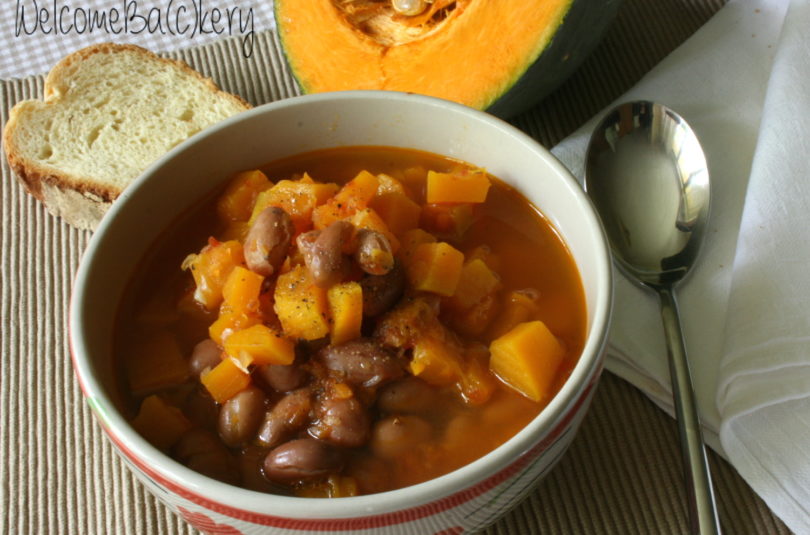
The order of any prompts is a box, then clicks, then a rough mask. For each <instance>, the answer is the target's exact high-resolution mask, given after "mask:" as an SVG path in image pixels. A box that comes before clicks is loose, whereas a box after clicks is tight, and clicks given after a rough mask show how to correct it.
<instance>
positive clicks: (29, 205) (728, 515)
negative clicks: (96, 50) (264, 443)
mask: <svg viewBox="0 0 810 535" xmlns="http://www.w3.org/2000/svg"><path fill="white" fill-rule="evenodd" d="M722 4H723V0H625V2H624V4H623V6H622V8H621V10H620V13H619V16H618V18H617V20H616V21H615V23H614V24H613V26H612V27H611V29H610V30H609V32H608V34H607V35H606V36H605V38H604V40H603V42H602V44H601V45H600V46H599V48H598V49H597V50H596V51H595V53H594V54H593V55H592V56H591V57H590V58H589V59H588V60H587V61H586V62H585V63H584V64H583V65H582V66H581V67H580V69H579V70H578V71H577V72H576V73H575V74H574V76H573V77H572V78H570V79H569V81H568V82H567V83H566V84H565V85H563V86H562V87H561V88H559V89H558V90H557V91H556V92H554V93H553V94H552V95H550V96H549V97H547V98H546V99H545V100H544V101H542V102H541V103H540V104H539V105H537V106H536V107H535V108H534V109H532V110H531V111H529V112H527V113H525V114H523V115H521V116H519V117H517V118H515V119H514V120H513V121H512V122H513V123H514V124H515V125H516V126H518V127H519V128H521V129H523V130H524V131H526V132H528V133H529V134H530V135H532V136H533V137H534V138H536V139H537V140H538V141H539V142H541V143H542V144H543V145H545V146H547V147H551V146H553V145H554V144H555V143H557V142H558V141H559V140H560V139H562V138H563V137H564V136H565V135H567V134H568V133H570V132H572V131H573V130H574V129H576V127H578V126H579V125H580V124H582V123H584V122H585V121H586V120H587V119H589V118H590V117H591V116H592V115H594V114H595V113H597V112H598V111H599V110H600V109H602V108H603V107H604V106H606V105H607V104H609V103H610V102H611V101H612V100H613V99H615V98H617V97H618V96H619V95H621V94H622V93H623V92H624V91H626V90H627V89H629V88H630V87H631V86H632V85H633V84H634V83H635V82H636V81H637V80H638V79H639V78H640V77H641V76H643V75H644V74H645V73H646V72H647V71H648V70H649V69H650V68H651V67H652V66H653V65H655V64H656V63H657V62H658V61H660V59H662V58H663V57H664V56H665V55H666V54H667V53H669V52H670V51H671V50H673V49H674V48H676V47H677V46H678V44H679V43H681V42H683V41H684V40H685V39H686V38H687V37H689V36H690V35H691V34H692V33H693V32H694V31H695V30H696V29H697V28H699V27H700V26H701V25H702V24H703V23H704V22H705V21H706V20H708V18H710V17H711V15H712V14H713V13H714V12H716V11H717V10H718V9H719V8H720V7H721V6H722ZM239 46H240V43H239V41H238V40H235V39H232V40H223V41H218V42H216V43H214V44H208V45H204V46H199V47H196V48H191V49H187V50H184V51H181V52H177V53H175V54H173V56H174V57H176V58H181V59H183V60H185V61H187V62H188V63H189V64H191V66H193V67H194V68H196V69H197V70H199V71H201V72H202V73H204V74H205V75H207V76H210V77H212V78H213V79H214V80H215V81H216V82H217V83H218V84H219V85H220V86H221V87H222V88H223V89H225V90H227V91H230V92H233V93H236V94H239V95H241V96H242V97H243V98H245V99H246V100H248V101H249V102H251V103H252V104H254V105H258V104H262V103H266V102H270V101H273V100H277V99H281V98H285V97H288V96H291V95H295V94H298V89H297V86H296V85H295V81H294V80H293V79H292V77H291V76H290V74H289V71H288V69H287V67H286V65H285V64H284V60H283V56H282V54H281V53H280V48H279V43H278V41H277V39H276V36H275V34H274V33H272V32H265V33H263V34H260V35H258V36H257V42H256V47H255V50H254V54H253V56H252V57H251V58H250V59H245V58H243V57H242V54H241V52H240V48H239ZM42 84H43V77H42V76H36V77H31V78H25V79H20V80H9V81H3V82H0V119H2V121H3V123H5V121H6V119H7V118H8V111H9V109H10V108H11V107H12V106H13V105H14V103H15V102H18V101H20V100H23V99H30V98H38V97H40V96H41V94H42ZM2 160H3V163H2V190H1V191H2V230H1V231H0V232H1V233H2V234H1V235H2V244H1V247H0V260H1V262H0V263H1V264H2V265H1V266H0V269H1V271H0V285H2V293H1V294H0V297H1V299H0V307H2V308H0V320H2V329H3V330H2V341H1V342H0V344H1V345H0V351H1V353H0V385H2V389H1V392H2V393H1V394H0V396H1V397H0V451H2V455H0V510H1V511H2V514H0V534H9V535H11V534H15V535H16V534H37V535H39V534H50V533H71V534H113V533H134V534H158V533H159V534H174V533H183V534H190V533H195V531H194V529H193V528H191V527H190V526H188V525H187V524H185V523H184V522H183V521H182V520H181V519H179V518H178V517H176V516H175V515H174V514H173V513H171V512H170V511H169V510H168V509H166V508H165V507H164V506H163V505H161V504H160V503H159V502H158V501H157V500H155V499H154V498H152V496H151V495H149V494H148V493H147V492H146V491H145V490H144V488H143V487H142V486H141V485H140V484H139V483H138V482H137V481H136V480H135V479H134V477H133V476H132V475H131V474H130V473H129V471H128V470H127V468H125V466H124V464H123V463H122V462H121V461H120V460H119V459H118V457H117V456H116V454H115V453H114V452H113V449H112V446H111V445H110V444H109V443H108V441H107V440H106V439H105V438H104V436H103V434H102V432H101V429H100V427H99V425H98V424H97V422H96V421H95V418H94V417H93V416H92V414H91V412H90V410H89V408H88V407H87V406H86V404H85V402H84V401H83V399H82V397H81V392H80V390H79V387H78V384H77V381H76V380H75V378H74V373H73V370H72V367H71V364H70V358H69V353H68V347H67V341H66V321H67V309H68V302H69V299H70V289H71V281H72V280H73V277H74V274H75V272H76V268H77V265H78V262H79V259H80V257H81V254H82V251H83V250H84V248H85V246H86V244H87V241H88V238H89V233H88V232H83V231H78V230H76V229H74V228H71V227H69V226H67V225H66V224H65V223H63V222H62V221H61V220H59V219H56V218H54V217H52V216H51V215H50V214H48V213H47V212H46V211H45V210H44V209H43V207H42V206H41V205H40V204H39V203H37V202H36V201H34V200H33V199H32V198H31V197H29V196H28V195H26V194H25V193H24V192H23V190H22V188H21V187H20V186H19V184H18V183H17V182H16V180H15V179H14V177H13V176H12V174H11V172H10V170H9V168H8V166H7V165H6V162H5V157H3V158H2ZM710 457H711V458H710V461H711V469H712V471H713V474H714V478H715V485H716V492H717V498H718V507H719V511H720V515H721V522H722V525H723V528H724V531H725V532H726V533H736V534H745V533H788V530H787V529H786V528H785V527H784V525H783V524H782V523H781V522H780V521H779V520H778V519H776V518H775V517H774V516H773V515H772V514H771V513H770V511H769V510H768V508H767V507H766V506H765V505H764V503H763V502H762V501H761V500H760V499H759V498H758V497H757V496H755V495H754V494H753V492H752V491H751V490H750V488H749V487H748V486H747V485H746V484H745V482H744V481H743V480H742V479H741V478H740V477H739V475H737V473H736V472H735V471H734V469H733V468H731V467H730V466H729V465H728V464H727V463H726V462H725V461H723V460H722V459H721V458H720V457H718V456H717V455H715V454H713V453H712V454H711V455H710ZM684 503H685V492H684V486H683V482H682V476H681V465H680V453H679V448H678V437H677V431H676V427H675V423H674V422H673V421H672V419H671V418H669V416H667V415H666V414H664V413H663V412H661V411H660V410H659V409H657V408H656V407H655V406H654V405H653V404H652V403H651V402H650V401H649V400H647V398H645V397H644V396H643V395H642V394H641V393H640V392H638V391H637V390H636V389H634V388H633V387H632V386H630V385H629V384H627V383H625V382H624V381H622V380H620V379H618V378H617V377H615V376H613V375H611V374H610V373H605V374H604V375H603V379H602V381H601V383H600V386H599V388H598V391H597V394H596V397H595V399H594V402H593V405H592V408H591V410H590V412H589V413H588V415H587V416H586V419H585V421H584V423H583V425H582V427H581V429H580V431H579V434H578V435H577V437H576V439H575V441H574V442H573V444H572V445H571V447H570V449H569V451H568V453H567V454H566V455H565V456H564V458H563V459H562V461H561V462H560V463H559V465H558V466H557V467H556V468H555V469H554V470H553V471H552V472H551V474H550V475H549V476H548V477H547V478H546V479H545V480H543V481H542V482H541V483H540V484H539V486H538V487H537V488H536V490H534V491H533V492H532V493H531V494H530V495H529V497H528V498H527V499H526V500H525V501H524V502H523V503H522V504H521V505H519V506H518V507H517V508H516V509H514V510H513V511H511V512H510V513H509V514H508V515H507V516H506V517H505V518H503V519H502V520H500V521H499V522H498V523H497V524H495V525H494V526H492V527H491V528H490V529H489V530H488V531H487V533H491V534H496V533H497V534H530V533H597V534H600V533H616V534H632V533H644V534H646V533H656V534H657V533H662V534H664V533H685V532H687V522H686V511H685V506H684Z"/></svg>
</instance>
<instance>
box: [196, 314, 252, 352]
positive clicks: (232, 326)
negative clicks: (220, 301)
mask: <svg viewBox="0 0 810 535" xmlns="http://www.w3.org/2000/svg"><path fill="white" fill-rule="evenodd" d="M261 322H262V318H260V317H259V316H258V315H255V314H242V313H238V312H231V311H229V310H223V311H221V312H220V313H219V317H217V319H216V320H215V321H214V323H212V324H211V325H210V326H209V327H208V336H209V337H210V338H211V340H213V341H214V342H216V343H217V345H220V346H222V345H224V344H225V340H227V339H228V337H229V336H230V335H232V334H233V333H235V332H236V331H240V330H242V329H247V328H248V327H252V326H254V325H258V324H259V323H261Z"/></svg>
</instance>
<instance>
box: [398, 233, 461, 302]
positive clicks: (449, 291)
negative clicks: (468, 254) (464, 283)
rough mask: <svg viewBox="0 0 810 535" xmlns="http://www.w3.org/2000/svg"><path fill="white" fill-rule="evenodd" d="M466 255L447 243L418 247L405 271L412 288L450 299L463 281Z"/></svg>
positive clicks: (427, 244)
mask: <svg viewBox="0 0 810 535" xmlns="http://www.w3.org/2000/svg"><path fill="white" fill-rule="evenodd" d="M463 265H464V254H463V253H462V252H461V251H459V250H458V249H456V248H455V247H453V246H452V245H450V244H449V243H445V242H436V243H423V244H421V245H418V246H417V247H416V249H415V250H414V252H413V254H411V257H410V258H409V259H408V261H407V263H406V266H405V269H406V274H407V277H408V281H409V282H410V283H411V286H412V287H413V288H414V289H416V290H419V291H423V292H433V293H436V294H439V295H443V296H445V297H450V296H451V295H453V294H454V293H455V291H456V287H457V286H458V281H459V280H460V279H461V268H462V266H463Z"/></svg>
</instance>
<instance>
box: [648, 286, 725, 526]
mask: <svg viewBox="0 0 810 535" xmlns="http://www.w3.org/2000/svg"><path fill="white" fill-rule="evenodd" d="M658 295H659V297H660V299H661V317H662V319H663V322H664V334H665V336H666V341H667V353H668V355H669V373H670V377H671V380H672V396H673V400H674V402H675V414H676V417H677V421H678V431H679V433H680V439H681V453H682V455H683V469H684V476H685V478H686V483H687V487H686V490H687V499H688V504H689V520H690V531H691V533H695V534H701V535H705V534H714V533H720V524H719V521H718V518H717V510H716V507H715V500H714V491H713V489H712V482H711V478H710V475H709V464H708V462H707V460H706V450H705V448H704V445H703V434H702V432H701V428H700V418H699V417H698V412H697V404H696V402H695V393H694V389H693V387H692V376H691V373H690V371H689V361H688V360H687V358H686V347H685V345H684V339H683V330H682V329H681V320H680V315H679V313H678V303H677V301H676V300H675V295H674V293H673V291H672V288H671V287H664V288H658Z"/></svg>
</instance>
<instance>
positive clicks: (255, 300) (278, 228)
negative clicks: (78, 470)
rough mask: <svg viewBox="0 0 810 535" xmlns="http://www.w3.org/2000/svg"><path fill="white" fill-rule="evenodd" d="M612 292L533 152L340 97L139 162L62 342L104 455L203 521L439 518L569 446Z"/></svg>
mask: <svg viewBox="0 0 810 535" xmlns="http://www.w3.org/2000/svg"><path fill="white" fill-rule="evenodd" d="M611 302H612V283H611V270H610V257H609V252H608V248H607V245H606V241H605V237H604V234H603V231H602V228H601V225H600V223H599V220H598V218H597V216H596V214H595V212H594V210H593V207H592V206H591V204H590V203H589V201H588V199H587V197H586V196H585V195H584V193H583V191H582V190H581V188H580V187H579V185H578V183H577V182H576V180H575V179H574V178H573V177H572V176H571V174H570V173H569V172H568V171H567V170H566V169H565V168H564V167H563V166H562V165H561V164H560V163H559V162H558V161H557V160H556V159H555V158H554V157H553V156H552V155H551V154H550V153H549V152H548V151H546V150H545V149H544V148H543V147H541V146H540V145H539V144H537V143H536V142H535V141H533V140H532V139H531V138H529V137H528V136H526V135H525V134H523V133H521V132H520V131H518V130H517V129H515V128H513V127H512V126H510V125H508V124H507V123H505V122H503V121H501V120H499V119H496V118H494V117H492V116H490V115H487V114H485V113H483V112H479V111H475V110H472V109H469V108H466V107H464V106H460V105H457V104H453V103H450V102H446V101H443V100H439V99H434V98H430V97H423V96H417V95H409V94H402V93H395V92H376V91H350V92H341V93H330V94H321V95H310V96H305V97H299V98H291V99H287V100H283V101H279V102H275V103H272V104H268V105H266V106H262V107H259V108H255V109H253V110H250V111H247V112H244V113H242V114H239V115H238V116H235V117H233V118H231V119H229V120H227V121H224V122H223V123H221V124H219V125H216V126H214V127H212V128H210V129H208V130H206V131H204V132H202V133H200V134H198V135H197V136H195V137H194V138H192V139H191V140H189V141H187V142H186V143H183V144H182V145H180V146H178V147H177V148H175V149H174V150H173V151H171V152H170V153H169V154H167V155H166V156H165V157H163V158H162V159H160V160H159V161H158V162H156V163H155V164H154V165H153V166H152V167H151V168H150V169H149V170H148V171H147V172H146V173H145V174H144V175H143V176H141V177H140V178H139V179H138V180H137V181H136V182H135V183H134V184H133V185H132V186H130V187H129V188H128V189H127V190H126V191H125V192H124V194H123V195H122V196H121V198H120V199H119V201H117V202H116V204H115V205H114V206H113V208H112V209H111V211H110V213H109V214H108V216H106V217H105V219H104V221H103V222H102V223H101V225H100V227H99V229H98V230H97V231H96V233H95V234H94V236H93V238H92V240H91V242H90V244H89V246H88V249H87V251H86V253H85V255H84V257H83V259H82V263H81V266H80V268H79V272H78V274H77V278H76V282H75V286H74V290H73V297H72V302H71V315H70V317H71V321H70V344H71V350H72V355H73V360H74V367H75V369H76V373H77V376H78V379H79V382H80V384H81V387H82V390H83V392H84V394H85V396H86V399H87V401H88V403H89V405H90V407H91V408H92V409H93V411H94V413H95V414H96V416H97V417H98V420H99V422H100V423H101V425H102V427H103V429H104V431H105V432H106V434H107V436H108V437H109V439H110V440H111V442H112V443H113V444H114V446H115V447H116V450H117V452H118V453H119V455H120V457H121V458H122V459H123V460H124V462H125V463H126V464H127V465H128V466H129V467H130V468H131V469H132V471H133V473H134V474H135V475H136V476H137V477H138V479H139V480H140V481H141V482H142V483H143V484H144V485H145V486H146V487H147V488H148V489H149V490H150V491H151V492H152V493H153V494H154V495H155V496H157V497H158V498H159V499H160V500H161V501H162V502H163V503H165V504H166V505H167V506H168V507H169V508H170V509H171V510H173V511H174V512H176V513H177V514H179V515H180V516H182V517H183V518H184V519H186V520H187V521H188V522H189V523H191V524H192V525H194V526H195V527H197V528H199V529H201V530H203V531H209V532H217V533H220V532H221V533H225V532H227V533H265V532H266V533H302V532H322V531H354V530H363V529H374V530H375V532H379V533H463V532H468V531H469V532H472V531H477V530H480V529H482V528H484V527H486V526H487V525H489V524H491V523H492V522H494V521H495V520H497V519H498V518H499V517H500V516H501V515H502V514H503V513H504V512H505V511H507V510H509V509H510V508H511V507H512V506H514V505H515V504H516V503H517V502H518V500H520V499H521V498H522V497H523V496H525V494H526V493H527V492H529V491H530V490H531V489H532V487H533V485H534V484H535V483H536V482H537V481H538V480H540V479H541V478H542V477H543V476H544V475H545V474H546V473H547V472H548V471H549V470H550V469H551V468H552V467H553V466H554V464H555V463H556V462H557V461H558V460H559V458H560V456H561V455H562V454H563V453H564V451H565V449H566V447H567V446H568V445H569V444H570V442H571V440H572V439H573V437H574V435H575V433H576V429H577V427H578V425H579V423H580V422H581V420H582V418H583V416H584V414H585V412H586V410H587V407H588V405H589V403H590V400H591V397H592V395H593V392H594V389H595V386H596V384H597V381H598V378H599V375H600V372H601V370H602V366H603V358H604V348H605V343H606V337H607V331H608V324H609V318H610V309H611Z"/></svg>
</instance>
